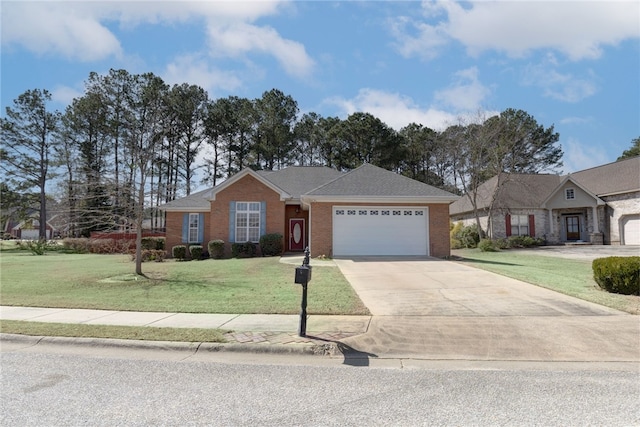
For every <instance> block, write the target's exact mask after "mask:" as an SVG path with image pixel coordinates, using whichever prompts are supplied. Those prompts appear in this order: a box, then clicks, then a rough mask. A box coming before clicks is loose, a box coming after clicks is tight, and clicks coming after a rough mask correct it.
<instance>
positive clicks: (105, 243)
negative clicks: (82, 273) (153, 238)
mask: <svg viewBox="0 0 640 427" xmlns="http://www.w3.org/2000/svg"><path fill="white" fill-rule="evenodd" d="M62 247H63V249H64V250H65V251H66V252H71V253H77V254H86V253H92V254H126V253H129V252H131V250H133V249H135V247H136V242H135V241H132V240H118V239H89V238H85V237H82V238H67V239H64V240H62Z"/></svg>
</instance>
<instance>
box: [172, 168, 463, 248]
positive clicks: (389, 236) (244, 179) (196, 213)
mask: <svg viewBox="0 0 640 427" xmlns="http://www.w3.org/2000/svg"><path fill="white" fill-rule="evenodd" d="M457 198H458V196H455V195H453V194H451V193H449V192H446V191H444V190H440V189H438V188H435V187H432V186H430V185H427V184H423V183H421V182H418V181H415V180H412V179H410V178H407V177H404V176H401V175H398V174H396V173H394V172H390V171H387V170H385V169H381V168H379V167H376V166H373V165H369V164H365V165H362V166H360V167H359V168H357V169H354V170H352V171H350V172H347V173H342V172H339V171H337V170H334V169H330V168H327V167H319V166H294V167H288V168H286V169H282V170H277V171H253V170H251V169H244V170H242V171H241V172H239V173H238V174H236V175H234V176H232V177H230V178H229V179H227V180H226V181H224V182H223V183H222V184H220V185H218V186H216V187H214V188H211V189H208V190H204V191H200V192H198V193H195V194H192V195H190V196H187V197H184V198H182V199H178V200H174V201H172V202H169V203H167V204H165V205H164V206H161V207H160V209H162V210H164V211H165V212H166V222H165V223H166V239H167V241H166V247H167V250H169V251H170V250H171V248H172V247H173V246H175V245H179V244H186V245H188V244H197V243H202V244H204V245H206V244H207V243H208V242H209V241H211V240H214V239H220V240H223V241H224V242H225V246H226V248H225V250H226V252H227V254H228V253H230V248H231V243H234V242H235V243H244V242H247V241H251V242H258V241H259V239H260V236H262V235H264V234H271V233H280V234H282V235H283V237H284V250H285V251H291V252H295V251H303V250H304V248H305V247H307V246H309V248H310V251H311V256H314V257H315V256H320V255H326V256H330V257H339V256H358V255H428V256H434V257H443V256H448V255H449V253H450V248H449V204H450V203H451V202H453V201H454V200H456V199H457Z"/></svg>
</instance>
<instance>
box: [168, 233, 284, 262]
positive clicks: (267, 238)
mask: <svg viewBox="0 0 640 427" xmlns="http://www.w3.org/2000/svg"><path fill="white" fill-rule="evenodd" d="M260 250H261V252H262V256H275V255H281V254H282V251H283V244H282V234H280V233H272V234H265V235H263V236H262V237H260ZM257 253H258V246H257V245H256V244H255V243H252V242H245V243H232V244H231V256H232V257H233V258H251V257H254V256H256V254H257ZM171 255H172V256H173V258H175V259H176V260H179V261H184V260H186V259H193V260H198V259H206V258H213V259H222V258H224V256H225V253H224V241H223V240H219V239H216V240H211V241H209V243H207V246H206V250H205V247H203V246H202V245H190V246H189V247H188V250H187V246H186V245H176V246H174V247H172V248H171Z"/></svg>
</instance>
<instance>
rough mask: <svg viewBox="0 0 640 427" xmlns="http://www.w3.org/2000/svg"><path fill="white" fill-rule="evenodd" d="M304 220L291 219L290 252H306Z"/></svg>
mask: <svg viewBox="0 0 640 427" xmlns="http://www.w3.org/2000/svg"><path fill="white" fill-rule="evenodd" d="M304 244H305V242H304V219H302V218H291V219H290V220H289V250H290V251H303V250H304Z"/></svg>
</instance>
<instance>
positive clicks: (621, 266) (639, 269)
mask: <svg viewBox="0 0 640 427" xmlns="http://www.w3.org/2000/svg"><path fill="white" fill-rule="evenodd" d="M592 268H593V278H594V279H595V281H596V283H597V284H598V286H600V287H601V288H602V289H604V290H606V291H607V292H612V293H616V294H624V295H640V256H631V257H607V258H597V259H594V260H593V263H592Z"/></svg>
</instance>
